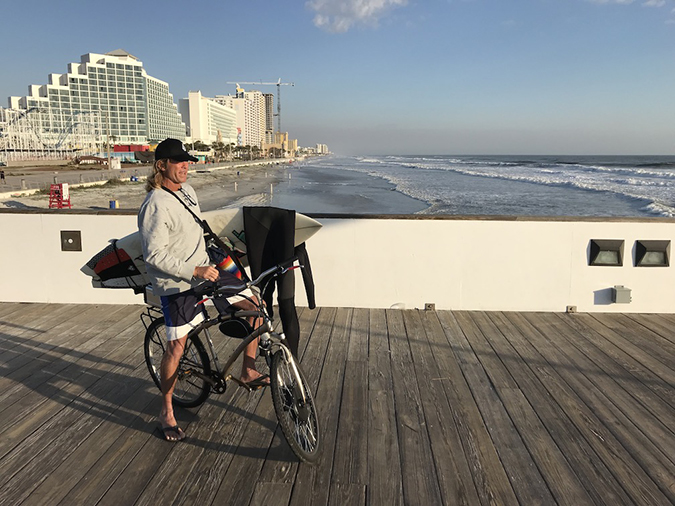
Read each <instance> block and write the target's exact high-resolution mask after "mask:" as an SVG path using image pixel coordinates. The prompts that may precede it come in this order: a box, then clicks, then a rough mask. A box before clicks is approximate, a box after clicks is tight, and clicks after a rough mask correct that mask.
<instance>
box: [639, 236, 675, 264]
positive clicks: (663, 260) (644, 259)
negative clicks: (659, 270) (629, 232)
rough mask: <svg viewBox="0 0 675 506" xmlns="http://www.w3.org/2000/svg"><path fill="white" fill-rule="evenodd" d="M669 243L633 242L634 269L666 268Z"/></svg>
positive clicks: (668, 259) (668, 261)
mask: <svg viewBox="0 0 675 506" xmlns="http://www.w3.org/2000/svg"><path fill="white" fill-rule="evenodd" d="M669 265H670V241H667V240H665V241H635V267H668V266H669Z"/></svg>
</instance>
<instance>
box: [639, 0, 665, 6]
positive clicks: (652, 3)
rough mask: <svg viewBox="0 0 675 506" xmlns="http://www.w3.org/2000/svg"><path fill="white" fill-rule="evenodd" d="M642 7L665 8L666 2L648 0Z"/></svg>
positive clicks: (663, 0)
mask: <svg viewBox="0 0 675 506" xmlns="http://www.w3.org/2000/svg"><path fill="white" fill-rule="evenodd" d="M642 5H644V6H645V7H663V6H664V5H666V0H647V1H646V2H645V3H643V4H642Z"/></svg>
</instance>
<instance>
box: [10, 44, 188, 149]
mask: <svg viewBox="0 0 675 506" xmlns="http://www.w3.org/2000/svg"><path fill="white" fill-rule="evenodd" d="M9 106H10V108H11V109H15V110H23V111H25V115H28V116H30V124H31V125H32V127H33V128H34V129H35V130H36V133H37V135H38V136H39V137H41V138H42V139H44V140H47V141H48V142H51V143H55V142H57V141H58V139H59V138H61V137H63V136H64V135H66V134H67V132H68V130H69V129H72V128H73V125H74V124H76V123H77V122H78V121H79V119H78V118H79V117H83V116H84V115H89V116H93V117H95V121H96V122H97V134H98V135H99V136H101V137H102V138H103V139H104V140H105V138H106V137H108V136H109V138H110V139H111V141H113V142H114V143H119V144H143V143H146V142H156V141H161V140H163V139H165V138H166V137H174V138H177V139H180V140H184V139H185V124H184V123H183V121H182V119H181V116H180V114H179V113H178V108H177V106H176V104H175V103H174V99H173V95H171V93H170V92H169V85H168V84H167V83H166V82H164V81H161V80H159V79H157V78H155V77H152V76H149V75H148V74H147V73H146V72H145V69H143V63H142V62H141V61H140V60H139V59H138V58H136V57H135V56H133V55H131V54H129V53H127V52H126V51H123V50H121V49H118V50H116V51H112V52H110V53H106V54H97V53H88V54H85V55H83V56H82V57H81V61H80V63H70V64H68V71H67V72H66V73H65V74H49V76H48V83H47V84H43V85H37V84H31V85H30V86H29V87H28V95H26V96H23V97H10V98H9Z"/></svg>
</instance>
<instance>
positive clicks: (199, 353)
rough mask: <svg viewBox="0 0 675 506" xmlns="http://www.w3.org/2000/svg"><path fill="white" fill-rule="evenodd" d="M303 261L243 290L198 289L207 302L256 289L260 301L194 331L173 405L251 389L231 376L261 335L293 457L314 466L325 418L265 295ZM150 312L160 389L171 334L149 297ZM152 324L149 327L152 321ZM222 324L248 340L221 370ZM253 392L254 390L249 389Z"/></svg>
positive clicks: (151, 355) (153, 371) (148, 357)
mask: <svg viewBox="0 0 675 506" xmlns="http://www.w3.org/2000/svg"><path fill="white" fill-rule="evenodd" d="M295 260H297V258H293V259H290V260H288V261H286V262H283V263H281V264H279V265H277V266H275V267H272V268H270V269H268V270H266V271H265V272H263V273H262V274H260V276H258V277H257V278H256V279H255V280H253V281H248V282H246V283H242V285H240V286H220V287H219V286H217V285H216V284H215V283H204V284H203V285H201V286H200V287H198V288H197V289H195V291H196V292H197V295H198V296H199V297H202V300H201V301H200V302H199V304H202V303H204V302H206V301H207V300H209V299H210V300H216V299H218V298H219V297H221V296H223V295H222V292H224V291H228V290H229V295H230V296H231V294H232V292H231V291H232V290H233V289H235V290H239V291H244V290H245V289H246V288H250V289H251V290H252V291H253V292H254V293H255V295H256V298H257V300H258V303H255V302H254V300H253V299H251V298H249V297H246V298H247V299H248V300H250V301H251V302H253V303H254V304H255V305H256V307H257V310H256V311H251V310H249V311H246V310H239V309H237V308H235V307H234V306H230V308H228V310H227V311H225V312H224V313H220V312H219V314H218V316H216V317H211V316H208V312H206V314H207V317H206V319H205V320H204V321H203V322H201V323H200V324H199V325H197V326H196V327H195V328H194V329H192V330H191V331H190V332H189V333H188V336H187V341H186V343H185V349H184V351H183V356H182V357H181V359H180V363H179V366H178V379H177V381H176V388H175V390H174V393H173V402H174V404H176V405H178V406H182V407H185V408H191V407H195V406H199V405H200V404H202V403H203V402H205V401H206V399H207V398H208V396H209V394H210V393H211V392H215V393H217V394H222V393H224V392H225V390H226V387H227V382H228V381H230V380H232V381H234V382H235V383H237V384H239V385H240V386H243V387H245V388H248V386H247V385H246V384H245V383H242V382H241V381H239V380H238V379H237V378H235V377H233V376H232V375H231V374H228V371H229V370H230V368H231V367H232V365H233V364H234V362H235V361H236V359H237V358H238V357H239V355H240V354H241V353H242V352H243V351H244V349H245V348H246V346H247V345H248V344H249V343H251V342H252V341H253V340H254V339H256V338H257V337H260V342H259V347H258V349H259V352H260V355H261V356H263V357H264V358H265V361H266V362H267V365H268V367H269V370H270V375H269V376H270V390H271V393H272V402H273V405H274V411H275V413H276V415H277V419H278V420H279V424H280V425H281V430H282V433H283V435H284V437H285V438H286V441H287V442H288V444H289V446H290V447H291V450H292V451H293V453H294V454H295V455H296V456H297V457H298V458H299V459H300V460H301V461H303V462H305V463H308V464H313V463H315V462H316V460H317V458H318V456H319V448H320V438H319V420H318V414H317V411H316V407H315V405H314V397H313V396H312V393H311V391H310V388H309V386H308V384H307V381H306V380H305V377H304V375H303V373H302V371H301V369H300V365H299V364H298V363H297V362H296V360H295V359H294V357H293V355H292V353H291V351H290V349H289V348H288V345H287V344H286V338H285V336H284V334H283V332H275V331H274V330H273V320H272V318H271V317H270V315H269V313H268V311H267V308H266V307H265V304H264V302H263V301H262V296H261V294H262V293H264V292H265V288H266V287H267V285H268V283H269V282H270V281H272V280H273V279H274V278H276V277H277V276H281V275H282V274H285V273H286V272H288V271H290V270H293V269H297V268H300V267H301V266H299V265H295V266H294V265H293V264H294V262H295ZM263 282H265V283H264V286H263V288H262V289H260V285H261V283H263ZM146 302H147V303H148V308H147V309H146V313H144V314H142V315H141V320H142V321H143V325H144V326H145V328H146V332H145V341H144V346H143V348H144V353H145V361H146V364H147V366H148V370H149V372H150V376H151V377H152V379H153V381H154V382H155V385H157V387H158V388H160V390H161V383H160V369H159V367H160V362H161V360H162V355H163V354H164V345H165V343H166V331H165V328H164V317H163V316H161V310H159V309H157V308H156V307H155V306H153V304H152V302H151V301H149V300H148V298H147V297H146ZM251 316H253V317H261V318H262V319H263V323H262V325H261V326H260V327H258V328H257V329H255V330H254V329H253V328H251V325H250V324H249V323H248V321H247V320H246V318H247V317H251ZM147 319H149V320H150V322H149V323H147V322H146V320H147ZM214 325H219V328H220V331H221V332H222V333H224V334H226V335H228V336H230V337H234V338H240V339H242V342H241V344H240V345H239V346H238V347H237V348H236V349H235V350H234V352H233V353H232V355H230V357H229V358H228V360H227V362H226V363H225V365H224V366H223V367H221V366H220V363H219V361H218V355H217V353H216V351H215V347H214V345H213V341H212V339H211V335H210V333H209V329H210V328H211V327H213V326H214ZM201 335H204V336H205V341H206V344H207V347H208V351H207V347H205V346H204V343H203V342H202V338H201V337H200V336H201ZM248 389H249V390H252V389H250V388H248Z"/></svg>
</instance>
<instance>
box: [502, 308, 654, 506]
mask: <svg viewBox="0 0 675 506" xmlns="http://www.w3.org/2000/svg"><path fill="white" fill-rule="evenodd" d="M506 317H507V318H508V319H509V320H510V321H511V322H513V323H514V324H515V325H516V326H517V327H518V328H519V329H520V330H521V333H522V335H523V336H524V337H525V339H526V340H527V341H528V342H529V344H530V345H531V346H532V347H533V348H535V349H536V350H537V352H538V353H539V354H540V355H541V357H542V359H543V360H540V362H539V363H540V365H539V367H540V371H541V373H542V383H544V384H545V385H546V388H547V390H549V392H550V393H551V395H553V396H554V397H555V398H556V400H557V402H558V403H559V404H560V405H561V407H562V408H563V409H564V411H565V413H568V416H570V419H572V420H573V422H574V423H575V424H576V425H577V427H578V428H579V430H580V431H581V432H582V433H583V434H584V436H585V437H586V440H587V441H588V442H589V443H590V444H591V446H592V447H593V449H594V450H595V451H596V452H597V453H598V454H600V455H602V458H603V461H604V462H605V463H606V465H607V466H608V467H609V468H610V470H611V471H612V473H613V474H614V475H615V476H616V477H617V480H618V481H619V483H620V484H621V486H622V487H623V488H624V490H625V491H626V492H627V493H628V495H629V496H630V497H631V499H632V500H633V501H635V502H637V503H639V504H660V503H662V502H664V501H666V500H667V499H666V497H665V496H664V495H663V493H662V492H661V491H660V490H659V488H658V487H657V486H656V484H655V483H654V481H653V480H652V478H651V477H650V475H648V474H647V473H646V472H645V470H644V469H643V467H641V466H640V465H639V464H638V463H637V462H636V461H635V458H634V456H633V455H632V454H631V453H630V452H629V451H627V450H626V448H625V447H624V446H623V445H622V444H621V442H619V440H618V439H617V438H616V437H615V435H614V432H613V428H614V427H611V426H612V425H614V424H615V423H616V422H615V420H612V421H611V422H609V423H607V418H608V417H607V416H605V415H606V411H607V408H606V406H605V405H604V404H603V402H602V400H601V399H600V396H601V393H600V392H597V389H595V388H594V387H593V385H592V384H588V382H585V381H583V378H581V377H580V376H581V375H580V374H579V371H578V370H577V368H576V366H575V364H574V363H572V362H570V361H569V360H567V359H566V357H565V356H564V355H562V356H561V352H560V350H559V348H557V347H556V346H554V344H553V342H552V338H551V335H550V334H551V333H552V332H553V330H552V329H551V328H545V329H541V328H540V329H535V327H533V326H532V325H531V324H530V323H529V321H528V320H527V319H526V318H525V317H524V316H523V315H522V314H520V313H506ZM544 336H546V337H544ZM589 390H590V391H589ZM610 418H611V417H610Z"/></svg>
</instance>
